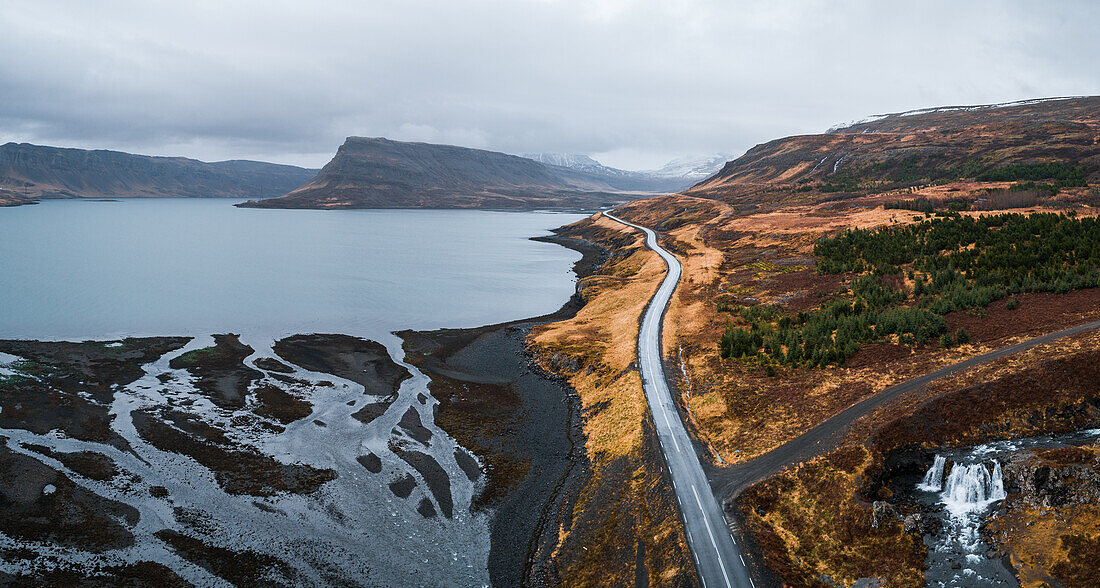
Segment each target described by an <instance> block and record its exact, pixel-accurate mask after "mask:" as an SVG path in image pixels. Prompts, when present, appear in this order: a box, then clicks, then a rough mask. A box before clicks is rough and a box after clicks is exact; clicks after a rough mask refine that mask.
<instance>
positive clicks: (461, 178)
mask: <svg viewBox="0 0 1100 588" xmlns="http://www.w3.org/2000/svg"><path fill="white" fill-rule="evenodd" d="M692 183H693V181H692V180H691V179H685V178H683V177H676V176H673V177H658V176H656V175H653V174H649V173H646V172H629V171H624V170H617V169H614V168H609V167H606V166H603V165H601V164H600V163H599V162H597V161H595V160H593V159H591V158H588V157H586V156H577V155H552V154H539V155H535V156H532V157H520V156H516V155H508V154H505V153H498V152H495V151H485V150H481V149H469V148H466V147H456V146H452V145H434V144H429V143H407V142H402V141H392V140H389V139H384V138H368V137H349V138H348V139H347V141H345V142H344V144H343V145H342V146H341V147H340V149H339V150H338V151H337V152H336V156H335V157H334V158H333V159H332V161H330V162H329V163H328V165H326V166H325V167H324V168H322V169H321V171H320V173H318V174H317V176H316V177H315V178H313V179H312V180H311V181H310V182H309V183H307V184H305V185H304V186H301V187H300V188H298V189H296V190H294V191H292V192H290V193H289V194H287V195H285V196H282V197H279V198H273V199H269V200H255V201H250V202H247V203H244V204H242V205H241V206H245V207H263V208H513V209H515V208H528V209H529V208H595V207H600V206H605V205H610V204H613V203H615V202H622V201H624V200H631V199H634V198H638V197H640V196H648V195H651V194H654V193H668V192H674V191H677V190H681V189H683V188H686V187H687V186H689V185H691V184H692Z"/></svg>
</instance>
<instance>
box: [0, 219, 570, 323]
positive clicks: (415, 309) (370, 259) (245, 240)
mask: <svg viewBox="0 0 1100 588" xmlns="http://www.w3.org/2000/svg"><path fill="white" fill-rule="evenodd" d="M235 202H238V201H235V200H234V201H229V200H221V199H128V200H121V201H118V202H93V201H82V200H55V201H46V202H44V203H42V204H39V205H36V206H23V207H18V208H10V209H0V276H2V277H0V337H2V338H34V339H61V338H65V339H86V338H94V339H101V338H112V337H120V336H127V335H149V336H155V335H192V334H210V333H222V332H240V333H248V334H252V335H258V336H264V337H271V338H277V337H279V336H282V335H289V334H295V333H310V332H332V333H346V334H352V335H358V336H363V337H368V338H370V337H373V338H382V339H385V338H387V335H388V333H389V332H390V331H394V330H399V329H406V328H414V329H428V328H437V327H468V326H476V325H482V324H489V323H494V322H500V321H506V320H511V319H517V318H523V317H529V316H537V315H540V314H543V313H546V312H552V311H554V310H556V309H557V308H558V307H559V306H560V305H561V304H563V303H564V302H565V301H566V300H567V299H568V298H569V296H570V295H571V294H572V292H573V281H574V276H573V273H572V264H573V262H575V261H576V260H577V259H578V258H579V257H580V255H579V254H578V253H576V252H574V251H571V250H568V249H565V248H563V247H560V246H557V245H553V244H549V243H539V242H535V241H530V240H529V237H532V236H536V235H546V234H549V233H548V229H551V228H554V227H558V226H561V225H563V224H567V223H570V222H573V221H575V220H578V219H580V218H583V216H582V215H577V214H551V213H509V212H487V211H460V210H447V211H443V210H344V211H315V210H260V209H239V208H235V207H233V204H234V203H235Z"/></svg>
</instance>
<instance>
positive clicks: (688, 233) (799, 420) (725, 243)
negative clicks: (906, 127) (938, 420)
mask: <svg viewBox="0 0 1100 588" xmlns="http://www.w3.org/2000/svg"><path fill="white" fill-rule="evenodd" d="M689 211H690V216H691V218H692V219H693V222H688V223H684V224H675V226H673V227H672V228H669V229H668V230H667V231H666V232H664V233H663V234H662V235H661V238H662V242H663V243H664V244H665V245H666V247H667V248H668V249H669V250H670V251H672V252H673V253H674V254H676V255H677V257H678V258H679V259H680V261H681V263H682V264H683V268H684V277H683V279H682V280H681V283H680V286H679V288H678V289H677V292H676V294H675V295H674V296H673V299H672V302H671V304H670V306H669V311H668V315H667V318H666V322H665V328H664V333H663V335H664V341H663V349H664V352H665V356H666V358H667V359H668V365H669V366H672V367H674V368H675V369H672V370H670V371H671V372H672V373H670V376H673V377H676V378H681V376H680V374H679V373H678V372H679V366H680V365H681V359H682V364H683V367H684V369H686V371H687V381H686V382H681V385H680V386H679V388H680V392H681V394H682V395H683V396H682V398H681V399H680V400H681V403H682V404H683V405H684V406H686V407H688V412H689V415H690V416H689V420H690V421H691V424H692V425H693V426H694V428H695V433H696V435H697V437H698V438H699V439H700V440H702V441H703V442H704V443H706V444H708V445H709V446H710V447H711V448H712V450H713V451H714V452H715V453H716V455H717V457H718V459H716V461H718V460H719V459H720V460H721V462H725V463H732V462H738V461H743V460H747V459H751V458H753V457H755V456H758V455H761V454H762V453H765V452H767V451H769V450H771V449H773V448H775V447H777V446H778V445H780V444H782V443H784V442H786V441H789V440H790V439H792V438H794V437H795V436H797V435H798V434H800V433H801V432H803V431H805V430H806V429H808V428H810V427H813V426H814V425H816V424H818V423H820V422H822V421H824V420H826V419H827V418H829V417H830V416H832V415H833V414H836V413H837V412H839V411H841V410H843V409H845V408H847V407H848V406H850V405H852V404H854V403H856V402H859V401H860V400H863V399H865V398H867V397H869V396H871V395H873V394H875V393H877V392H879V391H881V390H883V389H885V388H887V387H889V386H891V385H894V384H897V383H900V382H902V381H905V380H907V379H910V378H913V377H917V376H919V375H922V374H924V373H927V372H929V371H932V370H934V369H936V368H939V367H942V366H945V365H950V364H952V363H956V362H959V361H962V360H964V359H966V358H968V357H971V356H973V355H977V354H981V353H984V352H987V351H990V350H992V349H996V348H1000V347H1004V346H1007V345H1010V344H1012V343H1015V342H1016V341H1018V340H1022V339H1026V338H1030V337H1033V336H1036V335H1039V334H1042V333H1045V332H1050V331H1055V330H1058V329H1060V328H1063V327H1064V326H1069V325H1072V324H1076V323H1079V322H1084V321H1086V320H1092V319H1094V318H1095V317H1100V307H1098V306H1097V305H1096V304H1093V303H1091V302H1089V301H1091V300H1092V299H1093V298H1094V297H1093V296H1092V295H1091V294H1088V293H1085V294H1080V293H1070V294H1068V295H1061V296H1062V297H1061V298H1059V297H1058V295H1027V296H1024V297H1021V300H1023V302H1024V304H1023V309H1024V310H1026V312H1024V311H1023V310H1021V311H1016V312H1017V314H1012V313H1011V312H1009V311H1006V310H1004V309H1003V308H1002V307H1003V303H1000V302H999V303H995V304H994V305H993V306H991V307H990V309H989V313H988V316H986V317H984V318H983V317H978V316H974V315H970V314H966V313H954V314H953V315H949V316H948V317H947V320H948V327H949V329H950V330H952V331H953V330H954V329H957V328H959V327H965V328H966V329H967V331H968V332H970V333H971V336H972V337H971V343H970V344H968V345H962V346H957V347H952V348H950V349H940V348H938V347H937V346H935V345H931V344H929V345H924V346H916V347H911V346H904V345H897V344H895V343H896V342H895V343H890V342H886V343H879V344H873V345H868V346H866V347H865V348H864V349H863V350H861V351H860V352H859V353H858V354H857V355H856V356H854V357H852V358H851V359H850V360H849V361H848V362H847V364H846V365H844V366H840V367H835V368H830V369H827V370H823V369H806V368H786V367H785V368H780V369H779V370H778V374H777V375H776V376H775V377H767V376H765V375H764V372H763V370H762V369H760V368H759V367H757V366H756V364H755V362H754V361H752V360H723V359H721V358H720V357H719V354H718V340H719V339H720V337H721V334H722V331H723V329H724V325H725V323H726V321H727V320H729V319H730V318H731V317H730V315H729V314H727V313H720V312H718V311H717V309H716V306H715V304H716V302H717V300H718V299H719V297H720V296H721V297H732V299H733V300H735V301H743V302H744V303H746V304H754V303H775V304H780V305H782V306H783V307H784V308H785V309H786V311H787V312H789V313H794V312H797V311H800V310H807V309H810V308H813V307H815V306H816V305H818V304H819V303H820V302H822V301H823V300H827V299H828V297H829V296H830V292H832V291H834V290H836V288H837V286H838V285H839V284H840V277H838V276H820V275H817V274H816V273H815V272H814V270H813V268H812V263H813V260H812V253H813V242H814V240H816V239H817V238H818V237H820V236H822V235H824V234H826V233H829V232H832V231H836V230H840V229H843V228H847V227H854V226H859V227H874V226H882V225H889V224H905V223H911V222H914V217H917V218H923V215H917V214H914V213H913V212H912V211H905V210H884V209H882V208H881V207H876V206H868V207H864V208H858V207H853V208H849V209H845V210H834V209H832V208H831V207H830V205H829V204H819V205H813V206H790V207H786V208H784V209H783V210H782V211H778V212H767V213H761V214H741V213H738V211H737V210H736V209H735V207H733V206H731V205H728V204H725V203H721V202H713V201H710V202H708V201H705V200H703V199H700V198H694V197H689V196H682V195H681V196H667V197H662V198H655V199H651V200H643V201H637V202H634V203H631V204H630V205H627V206H626V207H624V208H623V209H622V213H623V214H624V215H625V216H627V217H628V218H630V219H632V220H635V221H637V222H639V223H642V224H648V225H651V226H656V225H658V224H660V223H661V222H662V220H661V219H667V218H673V217H684V216H685V215H688V214H689ZM1094 212H1095V211H1091V210H1085V209H1082V210H1081V211H1079V213H1083V214H1092V213H1094ZM969 214H973V215H980V214H988V213H969ZM1067 296H1068V298H1067ZM1040 319H1041V320H1040ZM681 350H682V351H681ZM681 379H682V378H681ZM689 391H690V396H688V395H687V394H688V392H689Z"/></svg>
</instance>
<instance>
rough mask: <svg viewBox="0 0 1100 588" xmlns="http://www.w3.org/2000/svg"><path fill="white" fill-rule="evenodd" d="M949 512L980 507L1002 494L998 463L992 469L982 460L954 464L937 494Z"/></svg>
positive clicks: (965, 510) (980, 508)
mask: <svg viewBox="0 0 1100 588" xmlns="http://www.w3.org/2000/svg"><path fill="white" fill-rule="evenodd" d="M940 496H941V499H942V500H943V502H944V504H945V505H946V506H947V510H949V511H951V513H952V514H964V513H968V512H972V511H975V510H983V509H985V507H986V506H988V505H989V504H990V503H992V502H994V501H997V500H1002V499H1004V497H1005V490H1004V481H1003V479H1002V477H1001V464H1000V462H998V461H996V460H994V461H993V469H992V471H990V469H989V468H988V467H987V466H986V465H985V464H982V463H973V464H954V465H953V466H952V467H951V473H950V474H948V476H947V482H946V483H945V484H944V489H943V493H942V494H941V495H940Z"/></svg>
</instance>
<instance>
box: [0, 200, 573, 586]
mask: <svg viewBox="0 0 1100 588" xmlns="http://www.w3.org/2000/svg"><path fill="white" fill-rule="evenodd" d="M23 211H27V212H30V211H35V212H38V213H39V214H38V215H33V214H27V212H23ZM8 212H9V211H4V213H5V215H6V214H7V213H8ZM11 212H18V213H19V214H18V215H16V216H10V217H8V216H4V215H0V226H2V227H3V229H4V230H2V231H0V235H3V236H0V241H3V243H0V268H2V269H3V271H4V274H5V275H6V276H9V277H11V279H5V280H4V281H3V282H2V283H0V300H2V301H3V303H4V308H6V309H11V311H10V312H9V311H5V313H3V314H2V315H0V337H3V338H4V340H3V341H0V351H2V352H3V354H2V355H0V438H2V439H3V445H2V446H0V479H2V480H3V481H4V483H3V484H0V487H2V488H3V490H2V491H0V511H2V512H0V577H2V578H3V579H5V580H6V581H13V580H14V579H15V578H17V577H23V578H24V579H25V580H29V581H41V580H55V581H64V580H65V579H66V578H78V577H79V578H86V577H99V578H101V579H103V580H104V581H108V580H109V579H113V580H119V579H124V578H141V579H146V580H150V581H155V582H158V583H172V582H181V581H182V582H189V583H193V584H199V585H218V584H224V583H226V582H228V583H234V584H257V583H263V584H283V585H295V584H302V583H307V584H334V585H339V584H347V585H365V584H393V583H398V584H410V583H411V584H436V585H442V584H454V585H478V584H487V583H488V582H489V571H488V568H489V563H488V562H489V558H490V527H491V526H492V523H493V517H494V516H495V515H496V513H497V510H498V508H499V503H495V504H488V503H487V502H486V501H482V502H479V501H478V499H479V497H480V496H481V495H482V493H483V492H484V491H485V489H486V487H487V481H486V475H485V472H484V470H485V466H486V460H485V457H484V456H481V455H479V454H478V453H477V451H476V450H474V449H473V448H469V447H463V446H462V445H461V444H460V443H459V442H458V441H456V439H455V437H454V436H453V435H452V433H451V432H450V431H447V430H445V429H443V428H441V427H440V425H439V423H438V421H437V415H438V414H439V410H440V407H439V401H438V400H437V399H436V398H435V397H433V394H432V393H433V389H430V388H429V386H428V383H429V380H428V378H427V376H425V375H424V374H423V373H421V372H420V371H419V370H417V368H416V367H415V366H414V365H411V364H409V363H406V362H405V361H404V353H403V352H402V350H401V347H400V343H401V340H400V339H398V338H397V337H396V336H395V335H393V334H392V332H393V331H396V330H399V329H406V328H414V329H418V330H430V329H436V328H440V327H474V326H476V325H480V324H488V323H499V322H502V321H511V320H516V319H522V318H523V317H527V316H539V315H544V314H546V313H548V312H552V311H554V310H556V309H558V308H559V307H561V305H562V304H563V303H565V302H566V301H567V300H569V298H570V296H571V295H572V294H573V290H574V286H573V283H574V274H573V273H572V265H573V263H574V262H575V261H576V260H577V258H578V257H580V256H579V255H578V254H577V253H576V252H574V251H571V250H569V249H566V248H563V247H560V246H558V245H553V244H548V243H538V242H534V241H531V240H529V238H530V237H534V236H539V235H545V234H547V231H546V230H547V229H550V228H553V227H556V226H559V225H561V224H565V223H568V222H571V221H572V220H575V219H576V218H578V217H577V215H558V214H540V213H493V212H467V211H339V212H336V211H331V212H328V211H318V212H313V211H295V212H287V211H266V210H240V209H236V208H233V207H232V206H231V205H230V203H227V202H225V201H202V200H185V201H163V200H161V201H156V200H148V201H123V202H118V203H114V202H112V203H92V202H47V203H45V204H43V205H41V206H37V207H25V208H24V209H22V210H20V209H12V210H11ZM31 235H34V236H35V239H34V241H35V242H36V243H37V246H36V247H35V248H26V247H17V246H16V244H18V243H20V242H23V243H24V244H25V243H26V242H28V241H27V239H28V238H29V237H30V236H31ZM77 242H79V243H83V245H82V246H80V247H75V244H76V243H77ZM165 335H170V336H165ZM557 426H559V427H560V428H562V429H563V430H564V429H565V428H566V427H568V423H567V422H566V421H563V422H561V423H560V424H559V425H557ZM488 502H491V501H488Z"/></svg>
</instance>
